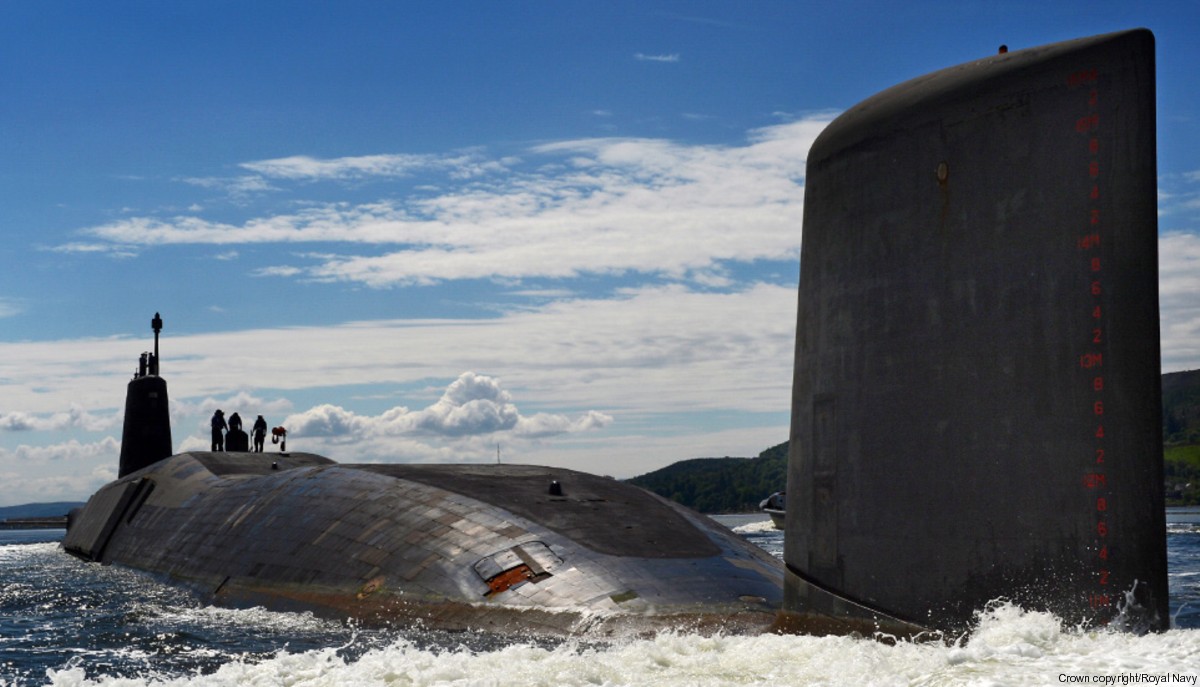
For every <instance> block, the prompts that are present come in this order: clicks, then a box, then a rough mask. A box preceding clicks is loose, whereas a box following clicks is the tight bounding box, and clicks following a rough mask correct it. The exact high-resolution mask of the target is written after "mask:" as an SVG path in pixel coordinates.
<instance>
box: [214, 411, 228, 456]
mask: <svg viewBox="0 0 1200 687" xmlns="http://www.w3.org/2000/svg"><path fill="white" fill-rule="evenodd" d="M227 429H229V425H227V424H225V413H223V412H221V409H220V408H218V409H217V412H215V413H213V416H212V450H214V451H224V450H225V434H224V431H225V430H227Z"/></svg>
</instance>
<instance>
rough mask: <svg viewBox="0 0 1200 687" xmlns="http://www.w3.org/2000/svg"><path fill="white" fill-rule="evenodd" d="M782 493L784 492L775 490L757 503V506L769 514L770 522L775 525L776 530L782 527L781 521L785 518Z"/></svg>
mask: <svg viewBox="0 0 1200 687" xmlns="http://www.w3.org/2000/svg"><path fill="white" fill-rule="evenodd" d="M784 493H785V492H782V491H777V492H775V493H774V494H771V495H770V496H768V497H767V498H765V499H763V500H762V503H760V504H758V507H759V508H760V509H761V510H762V512H764V513H766V514H767V515H769V516H771V522H772V523H773V524H774V525H775V529H777V530H781V529H783V523H784V521H785V520H787V510H786V509H785V507H784V501H785V499H784Z"/></svg>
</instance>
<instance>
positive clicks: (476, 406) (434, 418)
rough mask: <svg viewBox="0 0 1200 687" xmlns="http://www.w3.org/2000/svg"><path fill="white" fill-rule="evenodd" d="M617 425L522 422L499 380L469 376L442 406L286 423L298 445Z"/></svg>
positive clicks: (553, 418) (533, 434)
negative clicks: (325, 440) (316, 441)
mask: <svg viewBox="0 0 1200 687" xmlns="http://www.w3.org/2000/svg"><path fill="white" fill-rule="evenodd" d="M611 422H612V418H611V417H609V416H608V415H605V414H604V413H600V412H597V411H589V412H588V413H586V414H584V415H583V416H582V417H579V418H576V419H571V418H569V417H567V416H565V415H557V414H547V413H538V414H536V415H534V416H532V417H525V416H522V415H521V413H520V412H519V411H518V410H517V407H516V405H514V404H513V402H512V395H511V394H509V392H508V391H506V390H504V389H503V388H502V387H501V385H500V381H499V380H498V379H495V378H493V377H488V376H486V375H479V374H476V373H474V372H464V373H463V374H461V375H459V377H458V379H456V380H455V381H454V382H453V383H451V384H450V385H449V386H448V387H447V388H446V390H445V393H443V394H442V396H441V398H439V399H438V400H437V402H436V403H434V404H432V405H430V406H429V407H427V408H424V409H422V410H415V411H414V410H409V409H408V408H405V407H402V406H397V407H394V408H390V409H388V410H386V411H384V412H383V413H381V414H380V415H378V416H374V417H366V416H361V415H357V414H355V413H353V412H350V411H347V410H346V409H344V408H341V407H338V406H334V405H328V404H325V405H320V406H317V407H314V408H310V409H309V410H307V411H304V412H302V413H297V414H294V415H290V416H288V418H287V419H286V420H285V421H284V426H285V427H287V429H288V433H289V436H291V437H293V441H295V440H296V439H297V438H304V437H326V438H334V437H355V438H357V439H365V438H368V437H382V436H397V435H402V434H407V435H415V436H418V437H419V436H436V437H443V438H451V439H457V438H461V437H469V436H479V435H494V434H499V433H511V434H515V435H517V436H522V437H528V438H545V437H550V436H554V435H556V434H565V433H569V432H581V431H586V430H590V429H599V428H602V427H605V426H607V425H608V424H609V423H611Z"/></svg>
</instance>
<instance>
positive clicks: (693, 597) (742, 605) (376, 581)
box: [63, 452, 782, 634]
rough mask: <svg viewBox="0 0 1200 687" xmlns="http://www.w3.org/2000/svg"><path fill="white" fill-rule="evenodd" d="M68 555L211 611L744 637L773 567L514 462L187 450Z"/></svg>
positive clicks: (774, 605)
mask: <svg viewBox="0 0 1200 687" xmlns="http://www.w3.org/2000/svg"><path fill="white" fill-rule="evenodd" d="M552 485H553V486H552ZM552 492H553V493H552ZM63 546H64V548H65V549H66V550H67V551H68V552H70V553H72V554H74V555H76V556H79V557H81V558H84V559H87V560H92V561H99V562H102V563H106V564H116V565H121V566H126V567H129V568H134V569H137V570H141V571H145V572H148V573H152V574H155V575H157V576H159V577H161V578H163V579H165V580H167V581H169V582H172V583H175V584H179V585H183V586H186V587H188V588H190V589H191V590H193V592H195V593H196V594H197V595H199V596H200V598H202V599H204V600H206V601H209V602H212V603H216V604H219V605H226V606H233V607H247V606H262V607H265V608H268V609H272V610H280V611H310V612H312V613H314V614H315V615H318V616H321V617H328V618H335V619H354V620H356V621H359V622H361V623H364V624H369V625H388V624H392V625H406V624H412V623H420V624H422V625H423V626H426V627H435V628H443V629H483V630H491V631H497V632H524V633H535V634H540V633H545V634H573V633H582V632H587V633H614V632H640V631H645V630H651V629H656V628H660V627H695V628H697V629H705V628H708V629H713V630H722V631H756V630H761V629H763V628H766V627H767V626H768V625H770V623H771V622H772V621H773V620H774V617H775V614H776V612H777V610H778V608H779V604H780V602H781V590H782V566H781V564H780V563H779V562H778V561H777V560H776V559H774V558H773V557H772V556H770V555H768V554H766V553H764V552H763V551H761V550H760V549H758V548H757V547H754V546H752V545H750V544H749V543H747V542H745V541H744V540H742V539H741V538H740V537H738V536H737V535H736V534H734V533H732V532H730V531H729V530H727V529H726V528H724V527H722V526H720V525H719V524H717V523H715V522H713V521H711V520H710V519H708V518H705V517H704V516H701V515H699V514H697V513H694V512H692V511H689V510H687V509H685V508H683V507H681V506H679V505H677V504H673V503H671V502H669V501H666V500H663V499H661V498H659V497H657V496H655V495H653V494H651V493H649V492H646V491H644V490H642V489H639V488H637V487H633V486H630V485H626V484H624V483H621V482H618V481H616V480H613V479H609V478H603V477H597V476H594V475H589V474H585V473H580V472H576V471H572V470H564V469H556V468H544V467H534V466H521V465H396V464H388V465H382V464H379V465H340V464H338V463H335V462H333V461H331V460H329V459H327V458H324V457H321V456H317V455H314V454H303V453H291V454H261V453H260V454H255V453H208V452H195V453H184V454H179V455H175V456H171V457H169V458H167V459H165V460H161V461H158V462H156V463H154V464H153V465H150V466H148V467H146V468H143V469H141V470H139V471H137V472H134V473H132V474H130V475H127V476H126V477H124V478H121V479H119V480H117V481H116V482H113V483H111V484H109V485H107V486H106V487H104V488H103V489H101V490H100V491H99V492H97V493H96V494H95V495H94V496H93V497H92V498H91V499H90V500H89V501H88V503H87V504H86V505H85V506H84V507H83V508H82V510H81V511H80V512H78V513H76V514H75V515H74V517H73V518H72V524H71V526H70V528H69V530H68V532H67V535H66V537H65V539H64V542H63Z"/></svg>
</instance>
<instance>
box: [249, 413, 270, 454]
mask: <svg viewBox="0 0 1200 687" xmlns="http://www.w3.org/2000/svg"><path fill="white" fill-rule="evenodd" d="M251 433H252V434H253V435H254V452H255V453H262V452H263V441H264V440H265V439H266V438H267V421H266V420H264V419H263V416H262V415H259V416H258V419H257V420H255V421H254V429H253V430H252V432H251Z"/></svg>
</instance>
